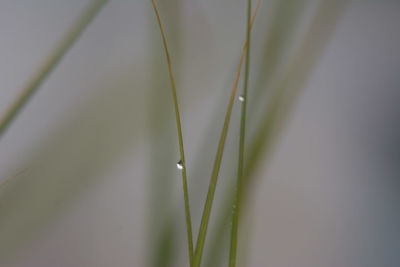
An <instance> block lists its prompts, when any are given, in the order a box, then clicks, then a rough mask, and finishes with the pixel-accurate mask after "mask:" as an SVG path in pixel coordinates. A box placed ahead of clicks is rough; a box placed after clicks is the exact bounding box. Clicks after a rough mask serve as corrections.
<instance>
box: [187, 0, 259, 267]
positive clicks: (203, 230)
mask: <svg viewBox="0 0 400 267" xmlns="http://www.w3.org/2000/svg"><path fill="white" fill-rule="evenodd" d="M259 5H260V0H258V2H257V6H256V8H255V10H254V15H253V17H252V19H251V25H250V28H251V26H252V25H253V23H254V20H255V17H256V14H257V11H258V8H259ZM246 48H247V42H245V44H244V45H243V48H242V54H241V56H240V60H239V64H238V67H237V70H236V74H235V81H234V83H233V88H232V91H231V95H230V98H229V104H228V108H227V111H226V114H225V120H224V125H223V128H222V132H221V136H220V140H219V143H218V150H217V155H216V157H215V161H214V167H213V170H212V173H211V179H210V184H209V187H208V193H207V198H206V202H205V204H204V209H203V215H202V217H201V223H200V229H199V234H198V237H197V243H196V249H195V253H194V258H193V264H192V267H199V266H200V263H201V257H202V255H203V249H204V243H205V239H206V234H207V228H208V223H209V220H210V214H211V207H212V203H213V201H214V195H215V189H216V186H217V181H218V174H219V169H220V167H221V160H222V156H223V153H224V146H225V140H226V136H227V134H228V128H229V122H230V117H231V113H232V107H233V102H234V100H235V95H236V89H237V86H238V83H239V77H240V70H241V68H242V64H243V59H244V56H245V52H246Z"/></svg>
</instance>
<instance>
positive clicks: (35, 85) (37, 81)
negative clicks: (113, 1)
mask: <svg viewBox="0 0 400 267" xmlns="http://www.w3.org/2000/svg"><path fill="white" fill-rule="evenodd" d="M106 2H108V0H93V1H92V2H91V3H90V4H89V5H88V7H87V8H86V9H85V11H84V12H83V13H82V15H81V16H80V17H79V18H78V20H77V21H76V22H75V23H74V25H72V27H71V29H70V30H69V32H68V33H67V34H66V35H65V36H64V38H63V39H62V41H61V42H60V44H59V46H57V47H56V49H55V50H54V51H53V53H52V54H51V55H50V56H49V58H48V59H47V60H46V61H45V62H44V63H43V65H42V66H41V67H40V68H39V70H38V72H37V73H36V74H35V75H34V76H33V77H32V79H31V80H30V81H29V82H28V83H27V85H26V86H25V88H23V89H22V91H21V93H20V94H19V95H18V97H17V98H16V99H15V100H14V102H13V103H12V104H11V105H10V106H9V108H8V109H7V110H6V112H5V115H4V116H3V117H2V118H1V119H0V138H1V136H2V135H3V134H4V133H5V131H6V130H7V128H8V127H9V126H10V124H11V123H12V121H13V120H14V119H15V118H16V117H17V115H18V114H19V113H20V112H21V110H22V109H23V107H24V105H25V104H26V103H27V102H28V100H29V99H30V98H31V97H32V95H33V94H34V93H35V92H36V91H37V90H38V89H39V87H40V86H41V85H42V83H43V82H44V81H45V79H46V78H47V77H48V76H49V75H50V73H51V72H52V70H53V69H54V68H55V67H56V66H57V64H58V63H59V62H60V61H61V59H62V58H63V56H64V55H65V54H66V53H67V52H68V50H69V49H70V48H71V46H72V45H73V44H74V43H75V41H76V40H77V39H78V38H79V36H80V35H81V34H82V32H83V31H84V29H85V28H86V27H87V25H89V23H90V22H91V21H92V20H93V18H94V17H95V16H96V15H97V14H98V13H99V11H100V10H101V8H102V7H103V6H104V4H105V3H106Z"/></svg>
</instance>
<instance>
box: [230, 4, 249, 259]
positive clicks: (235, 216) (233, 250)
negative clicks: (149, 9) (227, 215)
mask: <svg viewBox="0 0 400 267" xmlns="http://www.w3.org/2000/svg"><path fill="white" fill-rule="evenodd" d="M250 20H251V0H247V30H246V42H247V48H246V61H245V67H244V85H243V94H242V98H241V99H242V108H241V114H240V137H239V159H238V170H237V184H236V196H235V202H234V205H233V212H232V230H231V245H230V250H229V267H235V266H236V259H237V243H238V228H239V212H240V205H241V201H240V200H241V194H242V184H243V161H244V160H243V158H244V143H245V132H246V131H245V129H246V105H247V88H248V83H249V64H250V31H251V22H250Z"/></svg>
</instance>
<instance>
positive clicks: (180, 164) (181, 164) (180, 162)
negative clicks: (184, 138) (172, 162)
mask: <svg viewBox="0 0 400 267" xmlns="http://www.w3.org/2000/svg"><path fill="white" fill-rule="evenodd" d="M176 167H177V168H178V169H179V170H182V169H183V162H182V160H180V161H178V163H176Z"/></svg>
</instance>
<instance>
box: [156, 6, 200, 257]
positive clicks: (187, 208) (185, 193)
mask: <svg viewBox="0 0 400 267" xmlns="http://www.w3.org/2000/svg"><path fill="white" fill-rule="evenodd" d="M151 2H152V4H153V8H154V13H155V15H156V18H157V22H158V26H159V27H160V32H161V38H162V41H163V46H164V49H165V55H166V58H167V64H168V72H169V78H170V81H171V88H172V96H173V101H174V109H175V117H176V126H177V130H178V140H179V152H180V156H181V159H180V161H181V164H182V170H181V171H182V184H183V196H184V202H185V216H186V229H187V238H188V249H189V260H190V262H192V261H193V234H192V222H191V215H190V205H189V193H188V185H187V177H186V164H185V153H184V147H183V135H182V127H181V120H180V115H179V106H178V98H177V94H176V86H175V79H174V75H173V72H172V64H171V58H170V55H169V51H168V46H167V39H166V37H165V32H164V29H163V26H162V23H161V18H160V14H159V12H158V9H157V6H156V3H155V2H154V0H152V1H151Z"/></svg>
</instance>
